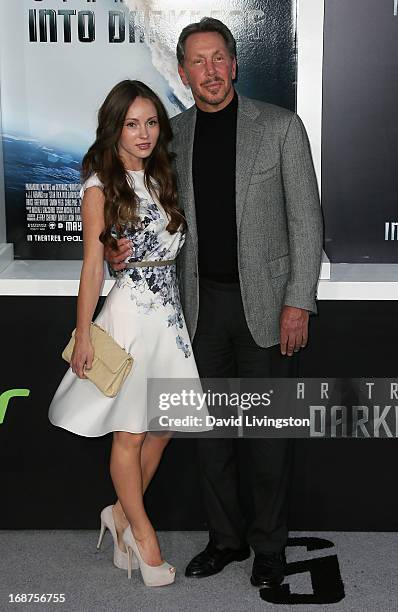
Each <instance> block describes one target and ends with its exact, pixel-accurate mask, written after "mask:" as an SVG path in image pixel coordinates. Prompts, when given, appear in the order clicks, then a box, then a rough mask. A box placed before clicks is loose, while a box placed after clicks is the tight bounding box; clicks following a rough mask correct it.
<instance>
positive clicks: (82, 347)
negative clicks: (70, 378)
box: [70, 337, 94, 378]
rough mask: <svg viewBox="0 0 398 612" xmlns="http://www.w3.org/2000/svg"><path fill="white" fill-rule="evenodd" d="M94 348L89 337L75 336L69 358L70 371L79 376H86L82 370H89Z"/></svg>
mask: <svg viewBox="0 0 398 612" xmlns="http://www.w3.org/2000/svg"><path fill="white" fill-rule="evenodd" d="M93 359H94V348H93V345H92V344H91V340H90V338H89V337H87V338H76V337H75V346H74V347H73V353H72V357H71V360H70V367H71V368H72V372H74V373H75V374H76V376H78V377H79V378H87V376H86V375H85V374H84V370H90V369H91V367H92V365H93Z"/></svg>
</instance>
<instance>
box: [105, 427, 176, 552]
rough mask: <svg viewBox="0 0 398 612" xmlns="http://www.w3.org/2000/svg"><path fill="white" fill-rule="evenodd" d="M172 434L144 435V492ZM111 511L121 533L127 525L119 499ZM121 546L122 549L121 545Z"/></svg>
mask: <svg viewBox="0 0 398 612" xmlns="http://www.w3.org/2000/svg"><path fill="white" fill-rule="evenodd" d="M172 435H173V433H172V432H171V431H170V432H166V433H160V432H159V433H156V432H152V433H151V432H148V433H147V435H146V436H145V440H144V442H143V445H142V448H141V473H142V488H143V492H144V493H145V491H146V490H147V488H148V485H149V483H150V482H151V480H152V478H153V476H154V474H155V472H156V470H157V468H158V465H159V463H160V460H161V458H162V454H163V451H164V449H165V448H166V446H167V444H168V443H169V441H170V438H171V436H172ZM113 512H114V516H115V524H116V531H117V532H118V533H122V532H123V530H124V529H125V528H126V527H127V525H128V520H127V518H126V515H125V514H124V511H123V508H122V505H121V503H120V501H119V500H117V502H116V503H115V505H114V506H113ZM121 548H122V550H124V547H123V546H122V547H121Z"/></svg>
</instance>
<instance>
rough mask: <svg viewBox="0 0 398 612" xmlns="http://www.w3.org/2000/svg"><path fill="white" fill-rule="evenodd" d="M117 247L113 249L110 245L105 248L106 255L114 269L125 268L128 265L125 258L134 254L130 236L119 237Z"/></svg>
mask: <svg viewBox="0 0 398 612" xmlns="http://www.w3.org/2000/svg"><path fill="white" fill-rule="evenodd" d="M116 242H117V249H115V250H113V249H111V248H110V247H109V246H106V247H105V248H104V257H105V259H106V261H107V262H108V263H109V265H110V266H111V267H112V269H113V270H115V271H117V270H123V269H124V268H125V267H126V263H125V261H124V260H125V259H127V257H129V255H131V254H132V250H131V242H130V240H129V239H128V238H119V240H117V241H116Z"/></svg>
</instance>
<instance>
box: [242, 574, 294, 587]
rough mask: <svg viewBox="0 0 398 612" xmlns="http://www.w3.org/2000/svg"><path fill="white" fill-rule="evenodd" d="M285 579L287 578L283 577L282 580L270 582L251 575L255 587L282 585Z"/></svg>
mask: <svg viewBox="0 0 398 612" xmlns="http://www.w3.org/2000/svg"><path fill="white" fill-rule="evenodd" d="M284 579H285V578H281V580H279V581H274V582H270V581H266V580H255V579H254V578H253V576H250V582H251V584H252V585H253V586H255V587H267V588H271V587H277V586H280V585H281V584H282V582H283V581H284Z"/></svg>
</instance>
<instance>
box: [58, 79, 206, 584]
mask: <svg viewBox="0 0 398 612" xmlns="http://www.w3.org/2000/svg"><path fill="white" fill-rule="evenodd" d="M170 139H171V129H170V125H169V121H168V118H167V114H166V111H165V109H164V107H163V105H162V103H161V101H160V100H159V98H158V97H157V96H156V94H155V93H154V92H153V91H152V90H151V89H150V88H149V87H147V86H146V85H144V84H143V83H141V82H140V81H128V80H126V81H122V82H121V83H119V84H118V85H116V86H115V87H114V88H113V89H112V91H111V92H110V93H109V95H108V96H107V98H106V100H105V102H104V103H103V105H102V107H101V109H100V111H99V115H98V128H97V137H96V140H95V142H94V144H93V145H92V146H91V147H90V149H89V150H88V152H87V154H86V155H85V157H84V159H83V179H84V184H83V187H82V194H84V197H83V201H82V206H81V217H82V221H83V246H84V260H83V267H82V272H81V277H80V287H79V295H78V301H77V323H76V335H75V346H74V351H73V354H72V359H71V364H70V365H71V368H70V369H69V370H68V371H67V373H66V374H65V377H64V378H63V380H62V382H61V384H60V386H59V387H58V389H57V392H56V394H55V396H54V398H53V400H52V403H51V406H50V410H49V418H50V421H51V422H52V423H53V424H54V425H58V426H59V427H63V428H65V429H68V430H69V431H72V432H74V433H77V434H80V435H84V436H102V435H104V434H106V433H108V432H111V431H112V432H113V442H112V452H111V460H110V473H111V477H112V480H113V483H114V486H115V490H116V493H117V495H118V501H117V502H116V503H115V505H114V506H113V507H112V506H108V507H107V508H104V510H103V511H102V513H101V532H100V538H99V542H98V547H99V546H100V544H101V542H102V538H103V535H104V532H105V530H106V528H108V529H109V530H110V532H111V533H112V536H113V540H114V563H115V565H116V566H117V567H120V568H123V569H125V568H128V569H129V574H128V575H129V577H130V576H131V567H137V562H138V565H139V567H140V570H141V573H142V577H143V580H144V582H145V584H146V585H147V586H160V585H165V584H169V583H171V582H173V581H174V579H175V568H174V567H172V566H171V565H170V564H168V563H167V562H165V561H163V559H162V556H161V552H160V548H159V543H158V540H157V536H156V533H155V531H154V528H153V526H152V525H151V522H150V520H149V518H148V516H147V514H146V512H145V508H144V503H143V493H144V492H145V489H146V488H147V486H148V484H149V482H150V481H151V479H152V477H153V475H154V473H155V471H156V469H157V467H158V464H159V461H160V459H161V456H162V453H163V450H164V448H165V447H166V445H167V443H168V440H169V437H170V434H169V433H168V432H167V433H166V434H164V433H163V435H161V436H159V435H155V434H154V433H150V432H148V424H147V417H148V415H147V405H146V400H147V398H146V391H147V389H146V383H147V378H149V377H151V378H198V373H197V369H196V365H195V361H194V358H193V355H192V348H191V344H190V341H189V337H188V333H187V329H186V326H185V321H184V317H183V314H182V310H181V305H180V299H179V293H178V286H177V279H176V270H175V263H173V260H174V259H175V257H176V256H177V255H178V252H179V251H180V249H181V247H182V244H183V242H184V227H185V223H184V218H183V215H182V213H181V211H180V210H179V209H178V206H177V198H176V188H175V180H174V176H173V173H172V169H171V158H170V154H169V153H168V151H167V145H168V143H169V141H170ZM122 236H123V237H127V238H128V239H129V240H130V241H131V256H130V257H129V258H128V260H127V261H128V266H129V267H127V268H126V269H125V270H123V271H122V272H121V273H119V274H118V277H117V279H116V281H115V285H114V286H113V288H112V290H111V291H110V293H109V294H108V296H107V298H106V300H105V302H104V306H103V308H102V310H101V312H100V314H99V315H98V317H97V318H96V320H95V322H96V323H98V324H99V325H100V326H101V327H102V328H103V329H105V330H106V331H107V332H108V333H109V334H110V335H111V336H112V337H113V338H114V339H115V340H116V342H117V343H118V344H119V345H120V346H121V347H123V348H125V349H126V351H127V352H129V353H130V354H131V355H132V356H133V358H134V363H133V367H132V370H131V372H130V374H129V375H128V377H127V379H126V380H125V382H124V383H123V385H122V387H121V389H120V391H119V393H118V394H117V396H116V397H114V398H109V397H106V396H104V395H102V394H101V392H100V391H99V390H98V389H97V388H96V387H95V386H94V385H93V384H92V382H90V381H89V380H88V379H87V378H86V376H85V373H84V372H85V369H90V367H91V365H92V360H93V347H92V345H91V341H90V332H89V329H90V324H91V320H92V316H93V312H94V309H95V307H96V304H97V300H98V296H99V293H100V288H101V285H102V282H103V270H104V264H103V253H104V245H109V246H111V247H114V246H115V244H116V239H117V238H120V237H122ZM143 262H144V265H143ZM146 262H148V263H147V264H146ZM159 262H161V264H160V265H159ZM137 263H138V265H137ZM145 264H146V265H145ZM162 264H165V265H162ZM192 411H193V412H194V409H192ZM184 414H186V413H184ZM124 545H125V546H126V548H127V553H126V549H125V548H124ZM133 553H134V555H133Z"/></svg>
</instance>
